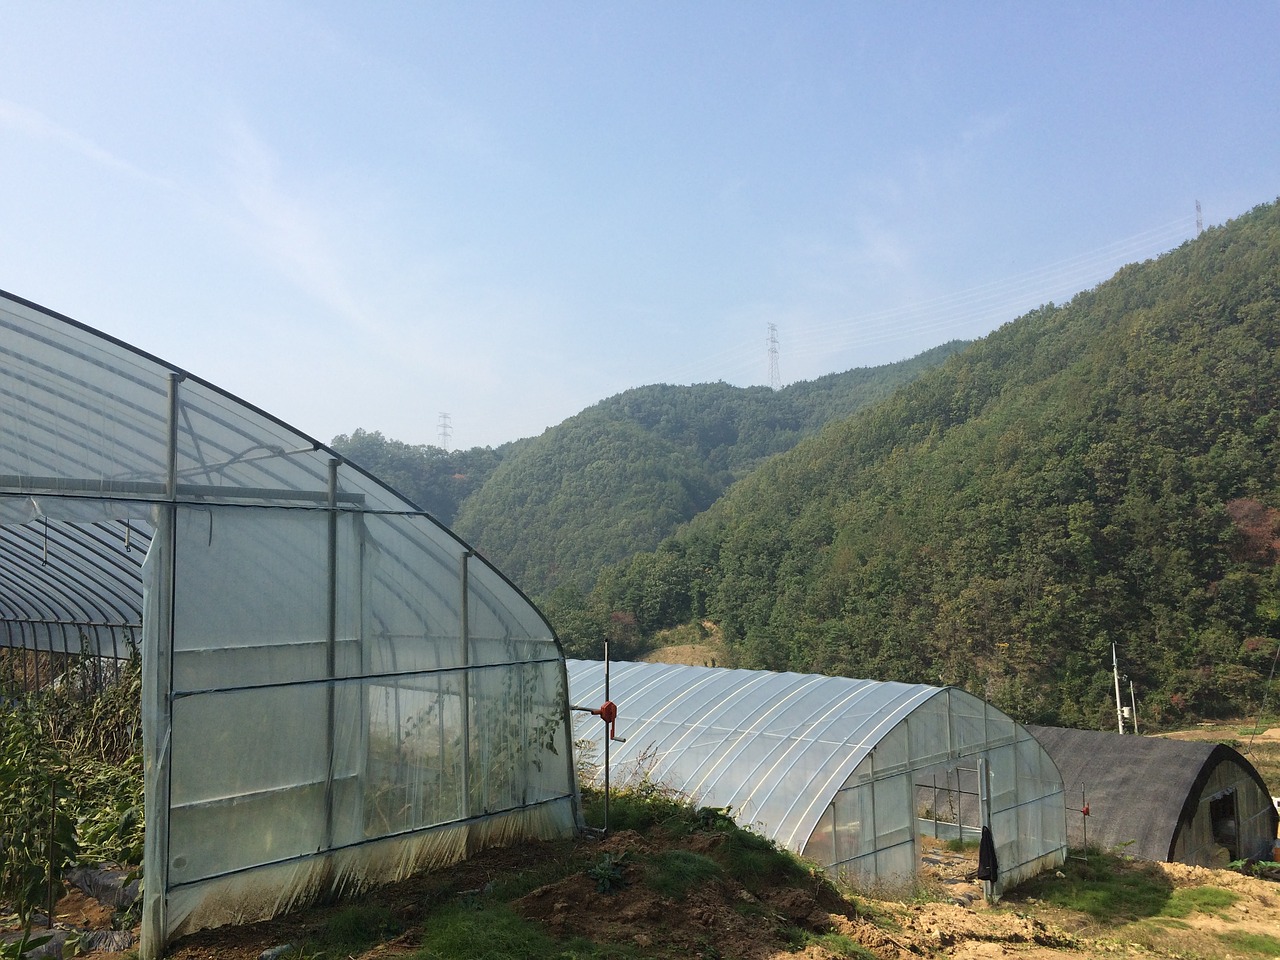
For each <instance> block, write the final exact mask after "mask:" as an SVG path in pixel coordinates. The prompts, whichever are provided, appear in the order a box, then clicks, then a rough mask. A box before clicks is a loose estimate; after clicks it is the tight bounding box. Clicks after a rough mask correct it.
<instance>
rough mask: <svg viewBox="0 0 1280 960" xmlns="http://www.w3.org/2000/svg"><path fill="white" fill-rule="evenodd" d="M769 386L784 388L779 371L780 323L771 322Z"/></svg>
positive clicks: (771, 387)
mask: <svg viewBox="0 0 1280 960" xmlns="http://www.w3.org/2000/svg"><path fill="white" fill-rule="evenodd" d="M769 388H770V389H771V390H779V389H781V388H782V374H780V373H779V372H778V325H777V324H776V323H771V324H769Z"/></svg>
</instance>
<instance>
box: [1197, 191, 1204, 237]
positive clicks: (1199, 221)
mask: <svg viewBox="0 0 1280 960" xmlns="http://www.w3.org/2000/svg"><path fill="white" fill-rule="evenodd" d="M1202 233H1204V217H1202V216H1201V215H1200V201H1199V200H1197V201H1196V236H1197V237H1198V236H1200V234H1202Z"/></svg>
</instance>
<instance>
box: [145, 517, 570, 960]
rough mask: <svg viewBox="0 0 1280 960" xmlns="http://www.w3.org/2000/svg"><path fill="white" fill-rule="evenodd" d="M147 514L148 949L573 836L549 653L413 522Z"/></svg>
mask: <svg viewBox="0 0 1280 960" xmlns="http://www.w3.org/2000/svg"><path fill="white" fill-rule="evenodd" d="M158 512H159V519H158V523H157V535H156V536H155V537H154V538H153V540H152V556H149V557H148V560H147V563H146V565H145V566H144V582H145V583H146V585H147V588H148V589H147V595H148V607H147V614H148V616H147V617H146V618H145V620H144V631H143V632H144V663H155V664H157V665H159V664H163V663H165V662H166V661H167V663H168V669H167V676H168V677H170V678H171V681H170V682H171V687H170V688H169V690H168V691H167V692H166V691H164V690H162V689H161V687H162V686H163V679H164V673H158V674H157V677H156V678H155V682H154V683H153V684H151V685H150V686H149V687H148V689H149V691H150V693H149V696H148V698H147V705H146V712H145V720H146V728H147V731H148V742H149V750H148V756H149V759H150V760H151V764H150V766H149V772H150V773H153V774H154V775H153V776H152V777H151V778H150V782H151V784H152V785H153V787H154V789H153V791H152V793H151V794H150V795H149V797H148V810H149V811H150V812H151V813H152V817H153V820H152V823H151V824H150V825H149V830H148V841H149V844H150V846H149V852H150V854H151V856H150V857H149V869H150V868H151V867H152V866H156V865H158V866H159V867H160V871H159V872H158V875H157V876H156V879H159V880H161V882H160V883H156V884H154V885H153V884H152V883H150V882H149V883H148V887H147V895H146V897H147V905H148V916H149V917H150V923H151V925H152V926H153V927H154V929H153V931H152V937H153V938H159V939H162V940H163V941H166V942H167V941H168V940H170V939H172V938H173V937H175V936H178V935H181V934H183V933H186V932H189V931H191V930H194V929H199V928H200V927H203V926H208V925H211V924H217V923H224V922H245V921H247V920H251V919H261V918H264V917H267V916H271V915H273V914H274V913H276V912H278V911H279V910H281V909H287V908H288V907H289V906H291V905H293V904H295V903H298V902H303V901H305V900H307V899H310V898H312V897H314V896H316V895H318V894H321V893H343V892H350V891H353V890H357V889H361V888H364V887H367V886H369V885H372V884H375V883H382V882H386V881H390V880H396V879H400V878H402V877H404V876H407V875H408V874H409V873H412V872H413V871H415V870H418V869H421V868H424V867H428V866H435V865H439V864H441V863H447V862H450V861H451V860H456V859H458V858H460V857H462V856H464V855H465V854H466V853H467V852H468V851H470V850H475V849H480V848H482V847H483V846H486V845H489V844H491V843H493V842H495V841H498V840H502V839H507V838H510V837H512V836H530V837H540V838H546V837H557V836H566V835H570V834H572V833H573V831H574V830H575V828H576V804H575V797H574V789H575V787H574V785H573V783H572V782H571V779H570V776H569V770H570V744H569V742H568V736H567V729H568V726H567V721H566V712H565V711H566V705H567V699H566V694H565V682H564V666H563V660H562V659H561V657H560V655H559V648H558V645H557V644H556V643H555V642H554V640H553V638H551V637H550V636H549V634H548V632H547V631H546V629H545V627H544V626H543V627H542V629H541V630H539V629H538V628H539V627H540V626H542V625H541V619H540V618H538V617H532V616H528V615H527V614H526V613H525V612H524V611H521V610H520V608H519V606H518V605H516V606H511V605H509V603H504V602H503V597H502V593H501V591H499V592H495V588H504V587H505V584H503V583H501V582H500V581H499V580H498V578H496V577H495V576H494V574H493V573H492V571H489V570H488V569H487V568H485V567H484V566H483V565H482V564H481V563H479V562H478V561H476V560H475V559H474V557H472V556H471V555H470V553H469V552H467V551H466V550H465V549H463V548H462V547H460V546H459V545H457V544H456V543H453V542H451V541H450V539H449V538H445V537H441V536H440V535H439V534H438V533H437V532H436V531H435V529H434V525H433V524H431V523H430V522H429V521H427V520H426V519H424V518H421V517H413V516H408V515H377V516H370V515H367V514H364V513H360V512H350V511H347V512H344V511H309V510H297V509H279V508H272V507H262V506H233V505H226V504H199V505H193V504H178V505H175V506H173V507H171V508H162V509H161V510H160V511H158ZM170 518H172V519H170ZM170 526H172V529H169V528H170ZM166 553H170V554H171V557H169V558H166V557H165V556H164V554H166ZM420 571H427V572H429V575H428V576H424V575H422V574H421V573H420ZM166 608H167V609H166ZM166 626H167V629H166ZM153 627H154V629H153ZM530 628H532V629H530ZM148 676H149V677H150V671H148ZM166 745H168V749H166ZM166 774H167V775H166ZM166 787H167V789H166ZM166 809H167V811H168V816H167V822H166V818H164V817H163V816H156V813H157V812H158V811H163V810H166ZM388 838H390V839H388ZM164 847H167V850H166V849H163V848H164ZM152 877H153V874H152V873H148V880H149V881H151V880H152ZM162 896H163V897H165V898H166V899H165V901H164V902H163V903H161V902H160V898H161V897H162ZM161 914H163V917H162V916H161Z"/></svg>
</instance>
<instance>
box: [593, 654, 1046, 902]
mask: <svg viewBox="0 0 1280 960" xmlns="http://www.w3.org/2000/svg"><path fill="white" fill-rule="evenodd" d="M568 665H569V690H570V696H571V697H572V698H573V701H574V703H575V704H578V705H581V706H599V705H600V704H603V703H604V702H605V699H606V698H605V696H604V664H602V663H599V662H596V661H584V660H570V661H568ZM607 699H608V700H610V701H611V702H613V703H616V705H617V707H618V720H617V734H618V736H619V737H621V738H625V742H618V741H613V742H612V743H611V757H610V760H611V765H612V767H613V770H614V771H615V773H614V779H615V781H617V780H618V779H619V778H621V780H622V781H624V782H625V781H626V780H629V779H634V778H635V777H637V776H643V777H648V778H649V779H650V780H651V781H653V782H656V783H658V784H661V785H664V786H668V787H671V788H673V789H676V790H678V791H679V792H681V793H683V794H685V795H687V796H689V797H690V798H691V799H692V800H694V801H695V802H697V803H699V804H701V805H704V806H714V807H722V808H725V807H727V808H729V810H730V812H731V813H732V815H733V816H734V818H735V819H736V820H738V822H740V823H742V824H744V825H749V826H751V827H753V828H754V829H757V830H759V831H760V832H761V833H762V834H763V835H765V836H767V837H769V838H770V839H772V840H774V841H775V842H776V843H778V845H779V846H782V847H785V848H786V849H789V850H792V851H794V852H796V853H799V854H802V855H803V856H805V857H807V858H809V859H811V860H814V861H817V862H818V863H821V864H823V865H824V866H826V867H828V868H830V869H832V870H833V871H835V872H837V873H840V874H842V875H844V876H845V878H846V879H848V880H850V881H851V882H853V883H856V884H859V885H864V886H867V885H873V884H874V885H879V886H887V887H895V886H901V885H905V884H906V883H909V882H910V881H911V879H912V878H913V877H914V875H915V873H916V870H917V867H918V864H919V860H920V855H921V854H920V846H921V845H920V844H919V843H918V839H919V838H920V837H922V836H933V837H937V838H941V839H950V838H977V837H979V836H980V835H981V830H982V827H983V826H984V825H985V826H989V827H990V830H991V835H992V839H993V840H994V843H995V851H996V856H997V862H998V868H999V869H998V877H997V879H996V880H995V882H994V883H993V885H992V888H991V892H992V893H993V894H999V893H1000V892H1001V891H1002V890H1004V889H1005V888H1007V887H1010V886H1013V885H1014V884H1016V883H1019V882H1020V881H1022V880H1025V879H1027V878H1028V877H1031V876H1034V875H1035V874H1037V873H1039V872H1041V871H1042V870H1045V869H1048V868H1050V867H1053V866H1057V865H1058V864H1060V863H1062V862H1063V861H1064V860H1065V858H1066V850H1067V848H1066V820H1065V816H1066V812H1065V805H1064V804H1065V801H1064V795H1063V785H1062V778H1061V777H1060V776H1059V775H1058V770H1057V767H1055V766H1054V764H1053V761H1052V760H1051V759H1050V758H1049V756H1048V754H1046V753H1045V751H1044V750H1043V749H1042V748H1041V746H1040V744H1039V743H1038V742H1037V741H1036V740H1035V738H1034V737H1032V736H1031V734H1030V733H1028V732H1027V731H1026V729H1025V728H1023V727H1022V726H1021V725H1019V724H1017V723H1015V722H1014V721H1013V720H1012V719H1010V718H1009V717H1008V716H1006V715H1005V714H1004V713H1002V712H1000V711H999V710H997V709H996V708H995V707H993V706H991V705H990V704H988V703H985V702H983V701H982V700H979V699H978V698H977V697H974V696H972V695H971V694H968V693H965V692H964V691H963V690H959V689H955V688H950V687H947V688H943V687H931V686H925V685H922V684H904V683H882V682H876V681H871V680H852V679H848V678H843V677H824V676H814V675H806V674H796V673H768V672H763V671H753V670H725V669H717V668H714V667H689V666H677V665H671V664H651V663H615V664H612V665H611V667H610V689H609V697H608V698H607ZM579 716H580V717H581V716H582V715H579ZM576 736H577V737H578V738H579V740H578V744H579V754H580V758H588V759H589V760H590V762H592V763H594V764H595V765H597V767H598V766H599V764H600V763H601V761H602V759H603V758H602V754H603V750H602V747H603V740H604V736H603V734H602V733H601V730H600V729H599V723H598V721H596V722H592V721H591V719H590V718H588V717H583V718H582V719H580V720H579V721H578V726H577V731H576ZM580 762H581V761H580ZM599 776H603V772H602V771H601V772H600V774H599Z"/></svg>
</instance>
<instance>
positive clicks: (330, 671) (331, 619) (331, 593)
mask: <svg viewBox="0 0 1280 960" xmlns="http://www.w3.org/2000/svg"><path fill="white" fill-rule="evenodd" d="M338 463H339V461H338V460H336V459H332V458H331V459H330V460H329V499H328V503H327V508H328V509H327V514H328V554H327V560H326V568H327V569H326V575H327V579H328V583H327V584H326V590H325V592H326V595H327V601H328V602H327V608H326V610H325V671H326V672H325V676H326V677H327V678H328V683H327V684H326V688H325V689H326V694H325V701H326V702H325V715H326V719H325V744H324V745H325V757H326V758H327V759H326V764H327V767H326V770H325V777H324V847H323V848H324V849H325V850H328V849H331V848H332V847H333V777H334V764H335V757H334V755H333V754H334V750H335V748H336V745H337V735H336V732H335V730H334V725H335V724H336V723H337V718H336V716H335V714H336V705H335V702H334V698H335V696H336V691H335V683H336V677H337V675H338V650H337V647H338Z"/></svg>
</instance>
